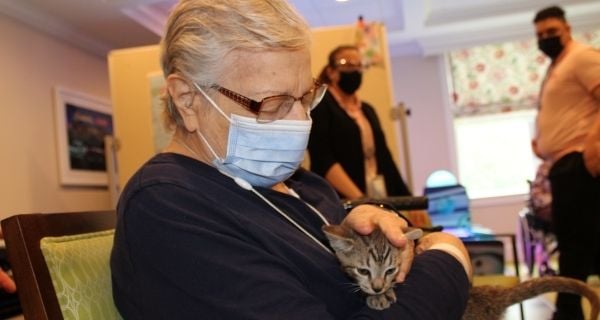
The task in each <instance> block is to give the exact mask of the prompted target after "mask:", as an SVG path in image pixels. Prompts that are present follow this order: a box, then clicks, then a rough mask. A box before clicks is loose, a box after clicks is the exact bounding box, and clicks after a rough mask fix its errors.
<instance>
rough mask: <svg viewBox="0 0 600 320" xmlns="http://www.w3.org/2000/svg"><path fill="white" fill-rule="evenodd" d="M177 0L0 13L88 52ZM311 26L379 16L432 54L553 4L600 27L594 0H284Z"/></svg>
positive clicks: (67, 4)
mask: <svg viewBox="0 0 600 320" xmlns="http://www.w3.org/2000/svg"><path fill="white" fill-rule="evenodd" d="M175 2H176V0H0V14H4V15H6V16H9V17H11V18H13V19H16V20H18V21H21V22H22V23H25V24H27V25H29V26H31V27H33V28H36V29H38V30H40V31H42V32H45V33H48V34H50V35H52V36H55V37H57V38H59V39H62V40H64V41H66V42H69V43H71V44H73V45H75V46H77V47H80V48H82V49H83V50H86V51H88V52H90V53H93V54H95V55H98V56H101V57H105V56H106V54H107V53H108V52H109V51H110V50H114V49H121V48H129V47H136V46H143V45H152V44H156V43H158V41H159V39H160V34H161V33H162V29H163V25H164V21H165V20H166V17H167V15H168V12H169V9H170V8H171V7H172V6H173V4H174V3H175ZM290 2H291V3H293V4H294V5H295V6H296V7H297V8H298V10H299V11H300V12H301V14H302V15H303V16H304V17H305V18H306V19H307V21H308V22H309V24H310V26H311V27H325V26H335V25H347V24H353V23H355V21H356V20H357V18H358V16H359V15H360V16H363V17H364V18H365V20H366V21H378V22H382V23H384V25H385V26H386V30H387V32H388V42H389V44H390V52H391V54H392V55H431V54H436V53H441V52H444V51H447V50H451V49H456V48H460V47H465V46H472V45H476V44H482V43H493V42H500V41H504V40H508V39H516V38H526V37H532V36H533V31H532V27H531V19H532V17H533V15H534V13H535V12H536V11H537V10H538V9H539V8H543V7H546V6H549V5H553V4H559V5H561V6H562V7H563V8H564V9H565V10H566V12H567V16H568V19H569V21H570V23H571V25H572V26H573V28H574V29H597V28H600V19H598V17H600V1H598V0H528V1H523V0H452V1H450V0H347V1H346V2H337V1H335V0H290Z"/></svg>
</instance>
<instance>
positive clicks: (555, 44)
mask: <svg viewBox="0 0 600 320" xmlns="http://www.w3.org/2000/svg"><path fill="white" fill-rule="evenodd" d="M538 48H540V50H542V52H543V53H545V54H546V55H547V56H548V57H550V59H552V60H553V61H554V60H555V59H556V58H557V57H558V56H559V55H560V53H561V52H562V51H563V49H564V48H565V47H564V46H563V45H562V43H560V37H559V36H554V37H548V38H545V39H539V40H538Z"/></svg>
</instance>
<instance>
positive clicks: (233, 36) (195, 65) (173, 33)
mask: <svg viewBox="0 0 600 320" xmlns="http://www.w3.org/2000/svg"><path fill="white" fill-rule="evenodd" d="M309 47H310V32H309V29H308V25H307V23H306V22H305V20H304V19H303V18H302V17H301V16H300V15H299V14H298V13H297V12H296V11H295V10H294V8H293V7H291V6H290V4H289V3H287V1H285V0H218V1H217V0H181V1H180V2H179V3H178V4H177V5H176V6H175V7H174V8H173V11H172V12H171V14H170V16H169V19H168V21H167V25H166V30H165V34H164V37H163V38H162V40H161V64H162V69H163V73H164V76H165V78H166V77H167V76H169V75H170V74H174V73H176V74H180V75H181V76H183V77H185V78H187V79H190V80H192V81H195V82H196V83H198V84H200V85H210V84H213V83H215V81H216V80H217V79H218V78H219V76H220V75H221V74H222V73H223V70H222V67H223V63H222V61H223V59H224V57H225V56H226V55H227V54H228V53H230V52H232V51H234V50H252V51H254V50H276V49H288V50H295V49H302V48H309ZM163 101H164V102H165V104H166V107H167V108H166V115H165V116H166V117H165V122H166V125H167V126H168V127H169V128H172V127H173V126H174V125H181V124H182V120H181V116H180V115H179V113H178V112H177V110H176V108H174V107H173V104H172V100H171V98H170V97H169V96H168V92H167V93H165V96H164V97H163Z"/></svg>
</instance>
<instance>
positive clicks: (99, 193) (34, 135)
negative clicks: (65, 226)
mask: <svg viewBox="0 0 600 320" xmlns="http://www.w3.org/2000/svg"><path fill="white" fill-rule="evenodd" d="M0 39H1V40H2V44H1V45H0V48H1V49H0V53H1V55H0V58H1V59H0V70H1V71H2V73H1V75H0V97H1V98H2V100H1V101H2V105H1V106H0V219H3V218H5V217H8V216H10V215H13V214H16V213H30V212H56V211H83V210H105V209H109V208H110V196H109V193H108V190H107V189H106V188H81V187H69V188H65V187H61V186H60V184H59V180H58V178H59V175H58V162H57V150H56V143H55V128H54V112H53V86H55V85H61V86H64V87H68V88H71V89H75V90H78V91H81V92H85V93H88V94H90V95H93V96H98V97H101V98H104V99H106V100H110V99H109V97H110V95H109V85H108V70H107V65H106V59H102V58H99V57H95V56H91V55H89V54H87V53H84V52H82V51H80V50H78V49H76V48H73V47H71V46H69V45H66V44H64V43H63V42H60V41H57V40H55V39H54V38H51V37H48V36H46V35H44V34H41V33H39V32H37V31H34V30H32V29H30V28H29V27H27V26H25V25H23V24H21V23H18V22H16V21H14V20H11V19H10V18H7V17H6V16H3V15H0Z"/></svg>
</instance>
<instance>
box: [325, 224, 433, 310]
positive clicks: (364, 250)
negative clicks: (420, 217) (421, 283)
mask: <svg viewBox="0 0 600 320" xmlns="http://www.w3.org/2000/svg"><path fill="white" fill-rule="evenodd" d="M323 231H324V232H325V235H326V236H327V238H328V239H329V243H330V244H331V247H332V248H333V250H334V251H335V254H336V256H337V258H338V260H340V263H341V265H342V269H343V270H344V271H345V272H346V273H347V274H348V275H349V276H350V277H351V278H352V279H354V280H355V281H356V283H357V285H358V287H359V288H360V290H361V291H363V292H364V293H366V294H367V295H368V296H367V305H368V306H369V307H370V308H372V309H377V310H383V309H386V308H388V307H389V306H390V305H391V304H392V303H394V302H396V293H395V292H394V284H395V281H394V279H395V278H396V275H397V274H398V272H399V271H400V269H399V266H400V262H401V261H402V255H401V253H402V252H401V250H399V249H398V248H396V247H394V246H392V245H391V244H390V243H389V242H388V241H387V239H386V238H385V236H384V235H383V233H381V232H380V231H379V230H375V231H374V232H372V233H371V234H370V235H368V236H360V235H358V234H356V233H355V232H354V231H351V230H349V229H347V228H344V227H341V226H337V225H329V226H323ZM422 234H423V232H422V231H421V229H416V228H412V229H407V230H406V231H405V235H406V237H407V238H408V239H410V240H415V239H418V238H420V237H421V235H422ZM407 246H408V247H409V249H408V250H414V242H413V241H409V244H408V245H407Z"/></svg>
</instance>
